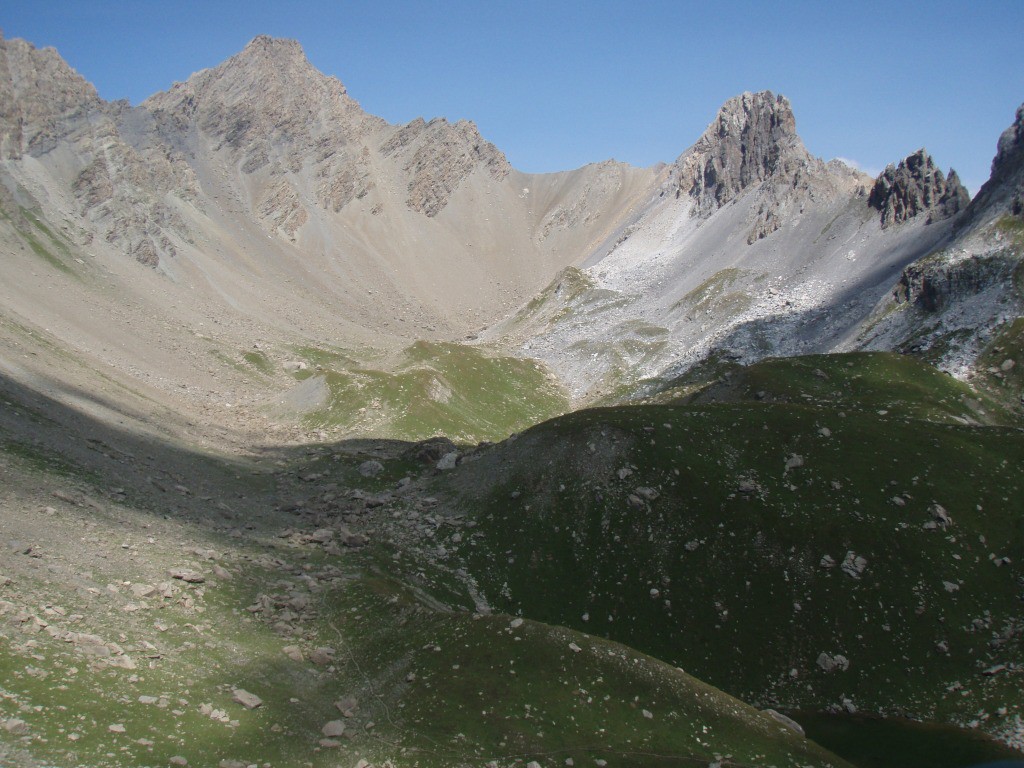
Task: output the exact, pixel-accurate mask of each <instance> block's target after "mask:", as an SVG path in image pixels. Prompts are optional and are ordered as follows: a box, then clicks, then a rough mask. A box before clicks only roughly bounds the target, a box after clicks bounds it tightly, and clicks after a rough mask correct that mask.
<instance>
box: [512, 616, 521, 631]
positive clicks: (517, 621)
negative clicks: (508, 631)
mask: <svg viewBox="0 0 1024 768" xmlns="http://www.w3.org/2000/svg"><path fill="white" fill-rule="evenodd" d="M521 626H523V620H522V619H519V618H515V619H512V621H511V622H509V627H511V628H512V629H519V628H520V627H521Z"/></svg>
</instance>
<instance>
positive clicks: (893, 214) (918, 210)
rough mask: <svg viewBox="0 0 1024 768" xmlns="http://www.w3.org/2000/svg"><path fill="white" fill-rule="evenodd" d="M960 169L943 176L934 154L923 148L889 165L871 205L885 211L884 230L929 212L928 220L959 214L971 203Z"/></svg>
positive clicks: (879, 181)
mask: <svg viewBox="0 0 1024 768" xmlns="http://www.w3.org/2000/svg"><path fill="white" fill-rule="evenodd" d="M970 200H971V197H970V195H969V194H968V193H967V190H966V189H965V188H964V186H963V184H961V183H960V177H959V176H957V174H956V171H954V170H952V169H950V171H949V176H948V177H946V176H943V174H942V171H941V170H939V169H938V168H937V167H936V166H935V163H934V161H933V160H932V158H931V156H930V155H929V154H928V153H927V152H926V151H925V150H924V149H919V150H917V152H914V153H913V154H912V155H908V156H907V157H905V158H904V159H903V160H901V161H900V163H899V165H898V166H897V165H891V164H890V165H889V166H888V167H887V168H886V169H885V170H884V171H882V173H881V174H880V175H879V177H878V178H877V179H876V180H875V186H874V187H873V188H872V190H871V194H870V195H869V196H868V205H870V206H871V207H872V208H874V209H876V210H878V211H880V212H881V222H882V229H886V228H887V227H891V226H893V225H895V224H902V223H903V222H905V221H909V220H910V219H912V218H914V217H915V216H918V215H920V214H926V215H927V219H926V221H927V222H928V223H931V222H932V221H941V220H942V219H948V218H949V217H950V216H955V215H956V214H958V213H959V212H960V211H962V210H963V209H964V208H966V207H967V204H968V203H969V202H970Z"/></svg>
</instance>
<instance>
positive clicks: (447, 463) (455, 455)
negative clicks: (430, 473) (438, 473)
mask: <svg viewBox="0 0 1024 768" xmlns="http://www.w3.org/2000/svg"><path fill="white" fill-rule="evenodd" d="M458 462H459V452H458V451H449V452H448V453H446V454H445V455H444V456H442V457H441V458H440V459H438V460H437V464H435V465H434V466H435V467H437V469H441V470H446V469H455V465H456V464H458Z"/></svg>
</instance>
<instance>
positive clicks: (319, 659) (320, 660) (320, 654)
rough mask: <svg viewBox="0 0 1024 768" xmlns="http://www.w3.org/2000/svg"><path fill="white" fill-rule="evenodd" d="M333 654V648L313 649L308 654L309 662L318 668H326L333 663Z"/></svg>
mask: <svg viewBox="0 0 1024 768" xmlns="http://www.w3.org/2000/svg"><path fill="white" fill-rule="evenodd" d="M334 653H335V651H334V649H333V648H314V649H313V650H312V651H310V652H309V660H310V661H312V662H313V663H314V664H316V665H317V666H318V667H326V666H327V665H328V664H332V663H334Z"/></svg>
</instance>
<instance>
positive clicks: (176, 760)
mask: <svg viewBox="0 0 1024 768" xmlns="http://www.w3.org/2000/svg"><path fill="white" fill-rule="evenodd" d="M167 762H169V763H170V764H171V765H188V760H187V759H186V758H184V757H182V756H181V755H175V756H174V757H172V758H171V759H170V760H168V761H167Z"/></svg>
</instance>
